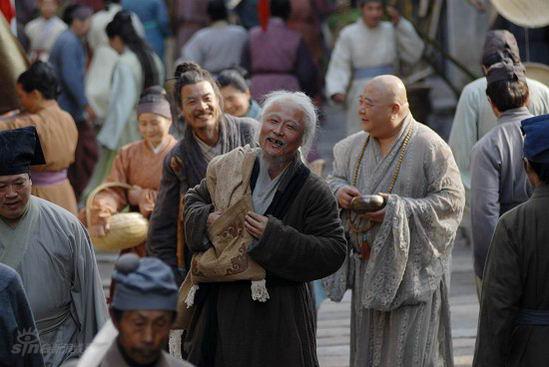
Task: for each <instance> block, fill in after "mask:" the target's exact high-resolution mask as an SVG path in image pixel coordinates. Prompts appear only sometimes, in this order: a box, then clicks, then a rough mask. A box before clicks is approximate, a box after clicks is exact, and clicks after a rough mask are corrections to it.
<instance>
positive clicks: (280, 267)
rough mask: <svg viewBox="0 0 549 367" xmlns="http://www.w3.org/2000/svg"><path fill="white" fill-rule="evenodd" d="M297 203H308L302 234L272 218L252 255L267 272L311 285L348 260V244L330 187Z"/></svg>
mask: <svg viewBox="0 0 549 367" xmlns="http://www.w3.org/2000/svg"><path fill="white" fill-rule="evenodd" d="M296 200H305V201H306V203H305V208H306V211H305V213H304V218H303V221H304V226H303V228H302V229H301V230H298V229H296V228H294V227H292V226H290V225H286V224H284V223H283V222H282V221H281V220H279V219H277V218H275V217H273V216H269V221H268V223H267V227H266V228H265V232H264V233H263V236H262V237H261V238H260V239H259V240H257V241H254V242H253V243H252V245H251V246H250V247H249V249H248V254H249V255H250V257H251V258H252V259H253V260H255V261H256V262H257V263H258V264H259V265H261V266H262V267H263V268H265V270H267V272H270V273H272V274H274V275H277V276H279V277H281V278H284V279H288V280H292V281H300V282H308V281H313V280H316V279H321V278H324V277H326V276H328V275H330V274H332V273H334V272H336V271H337V270H338V269H339V268H340V266H341V264H342V263H343V260H344V259H345V251H346V241H345V236H344V232H343V227H342V226H341V220H340V219H339V213H338V208H337V203H336V200H335V198H334V196H333V195H332V194H331V192H330V190H329V188H328V187H326V186H323V187H316V188H315V190H314V191H313V192H310V193H308V194H307V195H306V196H305V197H303V196H300V197H299V198H298V199H296Z"/></svg>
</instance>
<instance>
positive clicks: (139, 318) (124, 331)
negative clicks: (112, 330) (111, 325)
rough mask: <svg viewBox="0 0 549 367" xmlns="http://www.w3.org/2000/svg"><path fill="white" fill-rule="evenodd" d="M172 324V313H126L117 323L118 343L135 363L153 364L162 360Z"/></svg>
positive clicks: (150, 311) (157, 311)
mask: <svg viewBox="0 0 549 367" xmlns="http://www.w3.org/2000/svg"><path fill="white" fill-rule="evenodd" d="M172 323H173V312H172V311H161V310H136V311H124V312H123V314H122V318H121V319H120V320H118V321H117V322H115V326H116V328H117V329H118V331H119V334H118V342H119V343H120V346H121V347H122V348H123V349H124V352H125V353H126V354H127V355H128V356H129V357H130V358H131V359H132V360H133V361H134V362H137V363H139V364H143V365H147V364H152V363H154V362H156V361H157V360H158V358H160V355H161V353H162V348H163V347H164V345H166V343H167V341H168V337H169V335H170V328H171V326H172Z"/></svg>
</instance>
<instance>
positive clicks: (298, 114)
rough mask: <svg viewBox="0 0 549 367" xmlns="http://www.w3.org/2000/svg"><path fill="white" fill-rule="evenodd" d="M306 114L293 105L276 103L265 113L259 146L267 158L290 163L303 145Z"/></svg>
mask: <svg viewBox="0 0 549 367" xmlns="http://www.w3.org/2000/svg"><path fill="white" fill-rule="evenodd" d="M304 117H305V114H304V112H303V111H302V110H301V109H300V108H299V107H298V106H297V105H295V104H293V103H284V104H283V103H281V102H274V103H273V104H272V105H271V106H269V107H268V109H267V110H266V111H265V112H264V113H263V116H262V124H261V131H260V133H259V144H260V145H261V148H262V149H263V154H265V156H266V157H267V158H270V159H275V160H280V161H289V160H291V159H293V157H294V156H295V154H296V152H297V150H298V149H299V147H300V146H301V144H302V143H303V133H304V132H305V124H304V121H303V119H304Z"/></svg>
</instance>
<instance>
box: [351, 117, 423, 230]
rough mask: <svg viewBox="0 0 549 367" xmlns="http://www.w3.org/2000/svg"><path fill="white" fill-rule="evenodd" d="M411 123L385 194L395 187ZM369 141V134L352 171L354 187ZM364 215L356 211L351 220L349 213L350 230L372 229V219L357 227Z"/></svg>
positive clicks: (410, 135) (409, 134)
mask: <svg viewBox="0 0 549 367" xmlns="http://www.w3.org/2000/svg"><path fill="white" fill-rule="evenodd" d="M413 125H414V124H413V122H412V123H410V127H408V131H407V132H406V136H405V137H404V141H403V142H402V145H401V146H400V151H399V157H398V161H397V164H396V167H395V171H394V172H393V177H392V178H391V183H390V185H389V189H388V190H387V194H390V193H391V192H392V191H393V189H394V187H395V184H396V181H397V179H398V175H399V173H400V168H401V166H402V161H404V156H405V155H406V151H407V148H408V143H409V142H410V138H411V137H412V132H413V130H414V129H413ZM369 142H370V135H368V137H367V138H366V141H365V142H364V146H363V147H362V151H361V152H360V158H359V159H358V162H357V164H356V167H355V171H354V174H353V180H352V182H351V184H352V185H353V186H355V187H356V184H357V181H358V173H359V172H360V165H361V163H362V159H363V158H364V153H365V152H366V147H367V146H368V143H369ZM365 215H366V214H358V213H356V215H355V219H354V220H353V217H352V212H351V213H350V215H349V221H348V222H349V227H350V228H349V229H350V230H351V231H352V232H355V233H366V232H368V231H369V230H370V229H372V227H373V226H374V225H375V222H372V221H368V223H367V224H366V225H365V226H364V227H362V228H360V227H359V225H358V224H359V222H360V221H361V219H363V217H364V216H365Z"/></svg>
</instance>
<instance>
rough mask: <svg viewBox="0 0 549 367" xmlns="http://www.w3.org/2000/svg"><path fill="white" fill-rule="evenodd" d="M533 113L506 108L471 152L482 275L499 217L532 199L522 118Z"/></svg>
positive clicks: (475, 238) (476, 241)
mask: <svg viewBox="0 0 549 367" xmlns="http://www.w3.org/2000/svg"><path fill="white" fill-rule="evenodd" d="M529 117H532V115H531V114H530V113H529V112H528V110H527V109H526V107H522V108H517V109H512V110H509V111H505V112H504V113H503V114H502V115H501V117H500V118H499V119H498V121H497V123H498V125H497V126H496V127H494V128H493V129H492V130H491V131H490V132H489V133H488V134H486V135H485V136H484V137H482V139H480V140H479V141H478V142H477V143H476V144H475V146H474V147H473V152H472V154H471V222H472V230H473V250H474V251H473V252H474V265H475V274H476V276H477V277H479V278H481V279H482V272H483V270H484V262H485V261H486V254H487V253H488V247H489V245H490V240H491V239H492V235H493V234H494V230H495V228H496V224H497V222H498V219H499V217H500V216H501V215H502V214H503V213H505V212H506V211H508V210H510V209H512V208H514V207H515V206H517V205H518V204H521V203H523V202H525V201H526V200H528V197H529V196H530V193H531V187H530V184H529V182H528V178H527V177H526V172H525V171H524V168H523V164H522V157H523V153H522V145H523V141H524V138H523V136H522V132H521V131H520V122H521V121H522V120H524V119H527V118H529Z"/></svg>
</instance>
